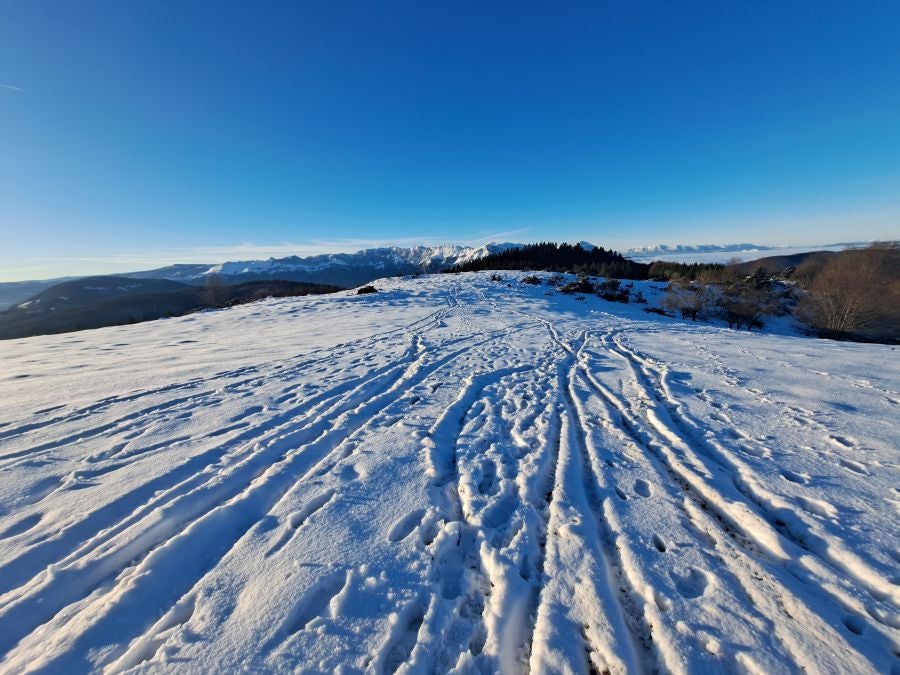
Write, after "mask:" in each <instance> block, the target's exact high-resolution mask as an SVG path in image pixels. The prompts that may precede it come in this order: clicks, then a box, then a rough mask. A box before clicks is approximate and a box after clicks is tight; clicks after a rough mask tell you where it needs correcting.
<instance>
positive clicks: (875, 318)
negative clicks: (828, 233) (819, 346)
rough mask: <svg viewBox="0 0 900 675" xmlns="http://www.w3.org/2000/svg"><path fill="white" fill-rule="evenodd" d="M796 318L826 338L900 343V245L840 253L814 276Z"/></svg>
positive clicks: (870, 247) (888, 244)
mask: <svg viewBox="0 0 900 675" xmlns="http://www.w3.org/2000/svg"><path fill="white" fill-rule="evenodd" d="M798 315H799V316H800V317H801V318H802V319H803V320H804V321H805V322H806V323H807V324H808V325H809V326H811V327H812V328H813V329H815V330H816V331H818V332H819V333H820V334H822V335H826V336H830V337H853V336H858V337H866V338H869V339H891V340H896V339H900V246H898V244H897V243H875V244H872V245H871V246H869V247H867V248H864V249H851V250H847V251H843V252H842V253H841V254H840V255H837V256H834V257H832V258H831V259H830V260H829V261H828V262H827V263H825V265H824V266H823V267H822V268H821V270H820V271H819V272H818V274H816V275H815V276H814V278H813V279H812V281H811V282H810V284H809V288H808V293H807V295H806V297H805V298H804V299H803V300H802V301H801V303H800V307H799V308H798Z"/></svg>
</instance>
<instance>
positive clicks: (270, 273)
mask: <svg viewBox="0 0 900 675" xmlns="http://www.w3.org/2000/svg"><path fill="white" fill-rule="evenodd" d="M519 246H521V244H511V243H502V244H500V243H490V244H485V245H483V246H478V247H472V246H455V245H444V246H412V247H409V248H403V247H399V246H390V247H385V248H369V249H364V250H362V251H357V252H356V253H327V254H323V255H316V256H309V257H305V258H301V257H299V256H288V257H285V258H269V259H268V260H241V261H231V262H224V263H219V264H217V265H202V264H201V265H170V266H169V267H161V268H158V269H153V270H147V271H144V272H134V273H130V274H126V275H123V276H130V277H141V278H156V279H171V280H173V281H183V282H186V283H203V282H204V281H205V280H206V279H207V278H208V277H209V275H211V274H219V275H221V276H222V277H224V278H225V280H226V281H227V282H228V283H236V282H238V281H252V280H254V279H275V278H278V279H287V280H293V281H313V282H317V283H332V284H337V285H339V286H355V285H358V284H362V283H366V282H368V281H371V280H373V279H377V278H379V277H386V276H393V275H397V274H412V273H415V272H437V271H440V270H442V269H445V268H447V267H453V266H454V265H459V264H462V263H466V262H469V261H470V260H478V259H480V258H484V257H485V256H488V255H490V254H492V253H499V252H501V251H505V250H507V249H510V248H516V247H519Z"/></svg>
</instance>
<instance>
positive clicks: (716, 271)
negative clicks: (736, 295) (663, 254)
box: [647, 260, 725, 281]
mask: <svg viewBox="0 0 900 675" xmlns="http://www.w3.org/2000/svg"><path fill="white" fill-rule="evenodd" d="M724 271H725V265H722V264H720V263H680V262H671V261H667V260H655V261H653V262H652V263H650V269H649V271H648V272H647V276H648V278H650V279H665V280H668V279H689V280H690V281H694V280H695V279H710V280H714V279H717V277H719V276H721V275H722V274H723V273H724Z"/></svg>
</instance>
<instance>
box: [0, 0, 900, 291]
mask: <svg viewBox="0 0 900 675" xmlns="http://www.w3.org/2000/svg"><path fill="white" fill-rule="evenodd" d="M0 85H2V86H0V280H11V279H16V278H40V277H49V276H59V275H62V274H71V273H88V272H106V271H121V270H125V269H136V268H146V267H149V266H152V265H154V264H156V263H168V262H173V261H175V260H182V261H185V262H203V261H208V260H209V261H212V260H215V259H224V258H231V259H233V258H235V257H242V258H253V257H264V256H267V255H268V254H269V253H273V254H276V255H280V254H285V253H287V252H293V251H295V250H296V251H300V252H317V251H322V250H328V251H331V250H355V249H357V248H360V247H362V246H364V245H368V244H370V243H371V244H378V243H393V242H396V243H401V244H402V243H409V242H412V241H416V242H423V243H433V242H434V243H436V242H457V241H458V242H477V241H482V240H487V239H502V240H515V241H532V240H541V239H556V240H561V239H567V240H572V241H574V240H578V239H587V240H590V241H593V242H595V243H598V244H604V245H612V246H615V247H626V246H630V245H638V244H646V243H655V242H669V243H731V242H736V241H752V242H756V243H775V244H779V243H785V244H813V243H826V242H829V241H835V240H838V241H841V240H860V239H872V238H888V237H890V238H900V3H898V2H892V1H889V0H884V1H883V2H877V1H866V2H846V1H841V2H828V1H812V2H791V1H785V2H776V1H774V0H772V1H766V0H763V1H756V0H754V1H747V2H720V1H718V0H717V1H715V2H712V1H711V2H704V3H700V2H657V3H640V2H635V3H631V2H605V3H601V2H584V3H563V2H553V3H549V2H542V3H533V4H532V3H527V2H515V3H492V2H459V1H453V2H450V1H441V2H437V1H434V2H429V1H427V0H426V1H423V0H417V1H415V2H408V3H406V2H404V3H399V2H370V1H368V0H367V1H364V2H349V1H348V2H345V1H335V2H329V1H326V0H322V1H320V2H266V1H261V2H240V3H238V2H235V3H230V2H224V1H220V2H199V1H198V2H193V1H186V2H182V1H180V0H179V1H173V2H167V1H150V0H148V1H146V2H141V1H138V0H134V1H129V2H121V1H119V0H109V1H108V2H96V1H93V0H85V1H83V2H44V1H43V0H15V1H8V0H0Z"/></svg>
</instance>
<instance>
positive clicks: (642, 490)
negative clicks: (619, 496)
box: [634, 478, 653, 497]
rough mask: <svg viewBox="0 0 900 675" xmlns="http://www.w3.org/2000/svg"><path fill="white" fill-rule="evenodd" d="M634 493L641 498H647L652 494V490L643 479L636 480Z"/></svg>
mask: <svg viewBox="0 0 900 675" xmlns="http://www.w3.org/2000/svg"><path fill="white" fill-rule="evenodd" d="M634 491H635V492H636V493H637V494H639V495H640V496H641V497H649V496H650V495H651V494H653V489H652V488H651V487H650V483H648V482H647V481H645V480H644V479H643V478H638V479H637V480H636V481H635V482H634Z"/></svg>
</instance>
